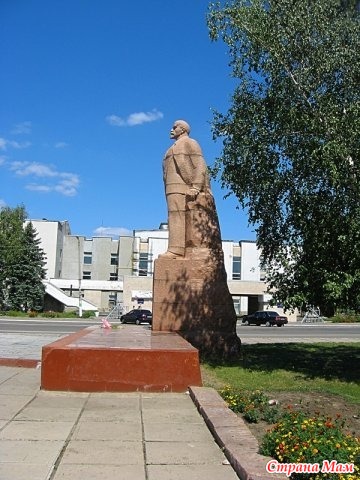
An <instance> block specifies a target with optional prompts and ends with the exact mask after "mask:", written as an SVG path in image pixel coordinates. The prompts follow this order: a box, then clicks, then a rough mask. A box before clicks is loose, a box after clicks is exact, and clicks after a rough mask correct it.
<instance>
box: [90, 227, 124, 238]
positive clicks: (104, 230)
mask: <svg viewBox="0 0 360 480" xmlns="http://www.w3.org/2000/svg"><path fill="white" fill-rule="evenodd" d="M93 233H94V236H100V237H118V236H123V237H125V236H130V237H131V236H132V234H133V232H132V230H129V229H128V228H124V227H98V228H96V229H95V230H94V232H93Z"/></svg>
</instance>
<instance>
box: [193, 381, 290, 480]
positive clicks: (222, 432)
mask: <svg viewBox="0 0 360 480" xmlns="http://www.w3.org/2000/svg"><path fill="white" fill-rule="evenodd" d="M189 392H190V397H191V399H192V400H193V402H194V404H195V405H196V407H197V409H198V411H199V412H200V414H201V415H202V417H203V418H204V420H205V423H206V425H207V426H208V428H209V430H210V432H211V433H212V435H213V437H214V439H215V440H216V442H217V443H218V445H219V446H220V448H221V449H222V450H223V452H224V454H225V456H226V458H227V459H228V460H229V462H230V465H231V466H232V467H233V469H234V470H235V472H236V474H237V475H238V477H239V478H240V479H241V480H284V479H287V478H288V477H287V476H286V475H275V474H273V473H271V474H269V473H267V472H266V464H267V463H268V462H269V461H270V460H272V458H271V457H265V456H264V455H260V453H258V452H259V446H258V442H257V440H256V438H255V437H254V435H253V434H252V433H251V431H250V429H249V428H248V426H247V425H246V423H245V421H244V420H243V419H242V418H241V417H238V416H237V415H236V413H234V412H233V411H232V410H230V409H229V408H228V406H227V404H226V402H225V401H224V400H223V399H222V398H221V396H220V395H219V394H218V392H217V391H216V390H214V389H213V388H208V387H189Z"/></svg>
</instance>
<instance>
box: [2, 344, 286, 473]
mask: <svg viewBox="0 0 360 480" xmlns="http://www.w3.org/2000/svg"><path fill="white" fill-rule="evenodd" d="M35 338H37V340H35ZM13 340H14V345H13V347H10V343H11V342H10V337H8V338H7V340H6V342H5V343H6V344H7V345H8V348H6V349H4V350H0V365H1V360H3V361H4V362H5V363H3V365H6V361H9V360H12V359H14V352H15V351H17V353H18V355H20V356H21V357H22V358H21V359H18V360H22V361H23V362H24V365H25V364H26V360H27V361H30V359H26V358H25V357H24V355H25V354H24V351H27V353H28V350H27V348H30V347H29V346H27V347H26V348H25V343H26V339H25V338H24V336H23V335H14V338H13ZM53 340H56V338H52V339H51V340H50V339H49V338H45V336H41V337H35V336H34V337H33V342H32V347H31V348H32V350H33V354H32V355H31V361H32V362H35V363H34V365H32V366H35V365H37V368H21V367H14V366H0V480H29V479H36V480H70V479H71V480H110V479H111V480H114V479H116V480H180V479H181V480H184V479H186V480H237V479H238V478H240V479H242V480H278V479H283V478H286V477H285V476H278V475H274V474H267V473H266V469H265V465H266V463H267V461H268V460H269V459H268V458H266V457H262V456H261V455H259V454H258V453H257V452H258V445H257V442H256V439H255V438H254V437H253V435H252V434H251V432H250V431H249V429H248V427H247V426H246V424H245V423H244V422H243V420H242V419H241V418H239V417H237V416H236V415H235V414H234V413H233V412H231V411H230V410H229V409H228V408H227V406H226V404H225V402H224V401H223V400H222V399H221V397H220V396H219V395H218V393H217V392H216V391H215V390H213V389H211V388H205V387H190V389H189V393H144V392H142V393H140V392H139V393H138V392H134V393H76V392H54V391H43V390H40V374H41V364H40V362H39V363H38V362H37V360H38V359H39V358H41V357H39V352H40V351H41V345H40V344H42V345H44V344H46V343H48V342H47V341H50V342H51V341H53ZM0 345H1V341H0ZM12 352H13V353H12ZM1 357H2V358H1ZM15 360H16V359H15ZM10 364H11V363H10ZM8 365H9V363H8ZM215 439H216V441H215ZM225 455H226V456H225Z"/></svg>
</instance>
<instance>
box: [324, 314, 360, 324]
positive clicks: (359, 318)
mask: <svg viewBox="0 0 360 480" xmlns="http://www.w3.org/2000/svg"><path fill="white" fill-rule="evenodd" d="M329 320H330V321H331V322H333V323H357V322H360V315H359V314H356V313H337V314H336V315H334V316H333V317H331V318H330V319H329Z"/></svg>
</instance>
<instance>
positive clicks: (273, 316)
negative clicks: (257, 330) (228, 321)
mask: <svg viewBox="0 0 360 480" xmlns="http://www.w3.org/2000/svg"><path fill="white" fill-rule="evenodd" d="M286 323H288V319H287V317H284V316H282V315H280V314H279V313H278V312H272V311H269V310H263V311H258V312H255V313H252V314H251V315H244V316H243V319H242V325H266V326H267V327H272V326H274V325H276V326H277V327H282V326H283V325H285V324H286Z"/></svg>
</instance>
